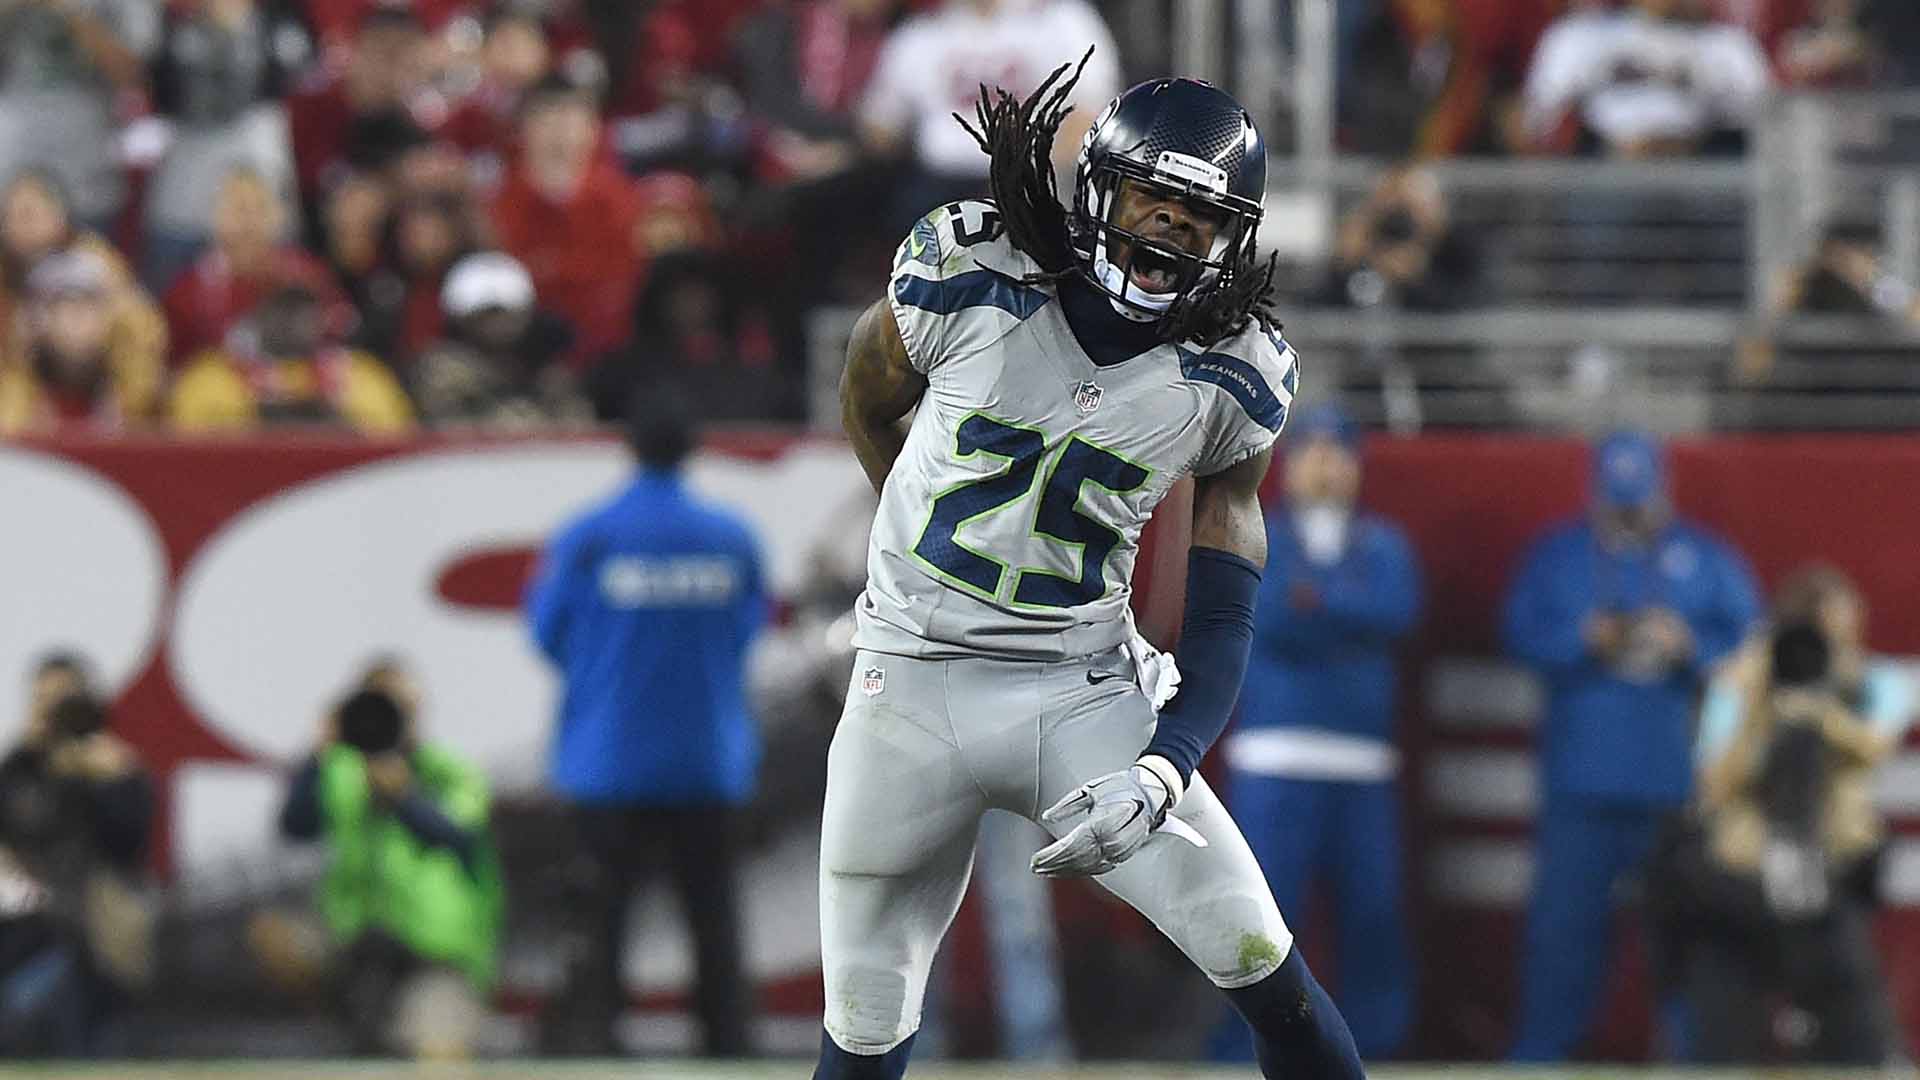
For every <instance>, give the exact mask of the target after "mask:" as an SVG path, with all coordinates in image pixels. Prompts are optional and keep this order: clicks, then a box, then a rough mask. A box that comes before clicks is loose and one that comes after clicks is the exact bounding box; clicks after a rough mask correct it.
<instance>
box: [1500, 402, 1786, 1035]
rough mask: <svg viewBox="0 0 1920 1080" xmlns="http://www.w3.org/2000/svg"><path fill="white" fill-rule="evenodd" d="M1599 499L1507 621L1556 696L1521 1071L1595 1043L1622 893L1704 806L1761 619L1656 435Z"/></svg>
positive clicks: (1540, 569)
mask: <svg viewBox="0 0 1920 1080" xmlns="http://www.w3.org/2000/svg"><path fill="white" fill-rule="evenodd" d="M1592 500H1593V505H1592V511H1591V513H1590V514H1589V515H1588V517H1587V518H1586V519H1585V520H1581V521H1575V522H1571V523H1569V524H1566V525H1563V526H1561V527H1559V528H1556V529H1555V530H1553V531H1552V532H1550V533H1548V534H1547V535H1546V536H1545V537H1544V538H1542V539H1541V540H1539V541H1537V542H1536V543H1535V545H1534V547H1533V549H1532V550H1531V551H1530V552H1529V553H1528V554H1527V557H1526V559H1525V561H1524V564H1523V565H1522V567H1521V570H1520V574H1519V577H1518V578H1517V579H1516V580H1515V582H1514V584H1513V588H1512V591H1511V593H1510V594H1509V595H1508V597H1507V602H1506V610H1505V612H1504V625H1503V632H1504V635H1505V639H1506V646H1507V649H1508V651H1509V652H1511V653H1512V654H1513V656H1514V657H1515V658H1517V659H1518V660H1520V661H1521V662H1522V663H1524V664H1526V665H1527V666H1528V667H1530V668H1532V669H1533V670H1534V671H1535V672H1537V673H1538V674H1539V676H1540V677H1541V679H1542V680H1543V681H1544V682H1545V684H1546V692H1547V707H1546V714H1545V717H1544V720H1543V723H1542V725H1541V728H1540V740H1539V741H1540V757H1541V791H1542V795H1543V799H1542V807H1541V811H1540V814H1539V817H1538V819H1537V822H1536V827H1535V848H1536V855H1535V858H1534V864H1535V876H1534V891H1533V901H1532V906H1531V910H1530V911H1529V912H1528V915H1527V929H1526V940H1525V945H1524V955H1523V959H1522V972H1521V1003H1520V1020H1519V1033H1518V1035H1517V1037H1516V1039H1515V1042H1514V1046H1513V1053H1512V1057H1513V1059H1514V1060H1516V1061H1527V1062H1549V1061H1563V1060H1565V1059H1566V1058H1567V1057H1569V1056H1570V1055H1571V1054H1572V1053H1573V1052H1574V1050H1575V1049H1576V1047H1577V1044H1578V1043H1579V1042H1580V1039H1581V1038H1582V1036H1584V1035H1585V1034H1586V1032H1587V1028H1588V1026H1589V1025H1590V1023H1591V1021H1592V1020H1593V1014H1594V1011H1595V1008H1596V1006H1597V1005H1598V1002H1599V998H1600V991H1601V988H1602V986H1603V985H1604V982H1605V976H1606V973H1607V962H1608V958H1609V952H1610V950H1611V948H1612V944H1613V939H1614V938H1613V934H1612V925H1611V923H1612V915H1613V897H1614V890H1615V886H1616V885H1617V884H1618V883H1619V882H1620V881H1621V879H1622V878H1623V877H1626V876H1628V875H1631V874H1633V873H1634V872H1636V871H1637V870H1638V869H1639V868H1640V864H1641V863H1642V862H1643V861H1644V860H1645V859H1646V857H1647V855H1648V854H1649V852H1650V850H1651V848H1652V845H1653V841H1654V837H1655V833H1656V831H1657V829H1658V828H1659V826H1660V824H1661V823H1662V822H1663V821H1664V820H1665V819H1666V818H1667V816H1668V815H1669V814H1670V813H1671V812H1672V811H1674V810H1675V809H1677V808H1679V807H1680V805H1681V804H1682V803H1683V802H1684V801H1685V800H1686V799H1687V798H1688V796H1689V794H1690V790H1691V786H1692V781H1693V753H1692V747H1693V737H1694V715H1695V707H1696V705H1697V703H1698V701H1699V698H1700V694H1701V691H1702V688H1703V687H1704V685H1705V682H1706V680H1707V678H1708V677H1709V676H1710V675H1711V673H1712V669H1713V666H1714V664H1715V662H1716V661H1718V660H1720V659H1721V658H1722V657H1725V656H1726V655H1728V654H1729V653H1731V652H1732V651H1733V649H1734V648H1735V646H1737V645H1738V644H1739V643H1740V641H1741V639H1742V638H1744V637H1745V636H1746V634H1747V633H1748V631H1749V630H1751V629H1752V628H1753V626H1754V623H1755V622H1756V620H1757V619H1758V617H1759V599H1758V594H1757V590H1756V588H1755V585H1754V580H1753V574H1752V572H1751V571H1750V570H1749V569H1748V567H1747V565H1746V562H1745V561H1744V560H1743V559H1742V558H1741V557H1740V556H1739V555H1738V554H1737V553H1736V552H1735V551H1734V550H1733V549H1732V548H1730V547H1729V546H1728V545H1727V544H1726V543H1725V542H1723V541H1721V540H1720V539H1719V538H1717V537H1715V536H1713V535H1712V534H1711V533H1708V532H1707V531H1706V530H1705V529H1702V528H1699V527H1697V526H1694V525H1691V524H1688V523H1687V522H1685V521H1681V520H1677V519H1676V518H1675V517H1674V516H1673V513H1672V510H1671V508H1670V505H1669V502H1668V499H1667V485H1666V469H1665V463H1664V460H1663V455H1662V452H1661V448H1660V446H1659V445H1658V444H1657V443H1656V442H1654V441H1653V440H1652V439H1651V438H1649V437H1648V436H1646V435H1643V434H1639V433H1637V432H1621V433H1617V434H1614V435H1611V436H1608V437H1607V438H1606V439H1604V440H1603V441H1601V442H1600V443H1599V445H1598V446H1596V447H1595V449H1594V455H1593V489H1592ZM1672 1019H1675V1018H1673V1017H1671V1016H1670V1017H1669V1020H1672ZM1674 1034H1677V1033H1674Z"/></svg>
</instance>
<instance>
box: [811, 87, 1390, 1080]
mask: <svg viewBox="0 0 1920 1080" xmlns="http://www.w3.org/2000/svg"><path fill="white" fill-rule="evenodd" d="M1085 62H1086V61H1085V60H1084V59H1083V60H1082V61H1081V63H1082V64H1083V65H1084V64H1085ZM1077 74H1078V73H1077V71H1076V72H1075V73H1074V74H1073V75H1068V73H1067V68H1066V67H1062V68H1061V69H1059V70H1058V71H1055V72H1054V73H1053V75H1052V76H1051V77H1049V78H1048V80H1047V81H1046V82H1045V83H1043V84H1042V85H1041V87H1040V88H1039V89H1038V90H1036V91H1035V92H1034V93H1033V95H1032V96H1030V97H1028V98H1027V99H1025V100H1024V101H1022V100H1018V99H1015V98H1014V97H1012V96H1011V95H1009V94H1007V93H1005V92H1004V91H996V92H993V93H991V94H989V93H988V92H987V91H986V89H985V88H984V87H983V88H982V93H981V104H980V106H979V110H978V114H977V117H976V121H977V126H976V125H974V124H969V125H967V126H968V129H969V130H970V131H973V132H974V134H975V137H976V139H978V141H979V142H980V144H981V147H982V149H984V150H985V151H986V152H987V153H988V154H989V155H990V157H991V159H992V163H991V182H990V183H991V188H992V194H993V200H992V201H990V202H957V203H951V204H949V205H946V206H942V207H938V208H936V209H934V210H933V212H932V213H930V214H928V215H927V216H926V217H925V218H924V219H923V220H921V221H920V222H919V224H918V225H916V226H915V227H914V228H913V230H912V233H911V234H910V235H909V236H908V237H907V239H906V241H905V242H904V243H903V244H902V245H901V247H900V250H899V254H898V255H897V257H896V258H895V261H894V267H893V274H892V281H891V283H890V285H889V288H888V290H887V296H886V298H885V299H884V300H882V301H880V302H878V303H875V304H874V305H873V306H872V307H871V308H869V309H868V310H867V311H866V313H865V314H864V315H863V316H862V317H861V319H860V320H859V323H858V325H857V327H856V329H855V331H854V335H853V340H852V343H851V344H850V346H849V348H848V359H847V370H846V374H845V377H844V380H843V382H842V384H841V401H842V407H843V414H844V421H845V424H846V429H847V434H848V436H849V438H850V439H851V440H852V443H853V447H854V451H855V453H856V455H857V456H858V457H859V459H860V464H861V465H862V467H863V468H864V469H865V470H866V473H867V476H868V478H869V479H870V480H871V481H872V482H873V485H874V488H875V489H876V490H877V491H879V493H880V508H879V513H878V516H877V517H876V519H875V521H874V525H873V534H872V540H871V545H870V548H869V551H868V565H867V586H866V590H865V592H864V593H863V594H862V595H861V598H860V602H859V606H858V612H857V615H858V630H857V634H856V637H855V639H854V644H855V646H856V647H857V648H858V650H859V653H858V657H857V659H856V661H855V665H854V672H853V682H852V685H851V687H850V689H849V692H848V695H847V705H846V708H845V711H844V712H843V713H842V715H841V719H840V724H839V728H838V730H837V731H836V733H835V735H834V739H833V745H832V749H831V750H830V751H829V754H828V775H827V795H826V807H825V811H824V816H823V821H822V835H821V853H820V915H821V924H822V925H821V946H822V955H823V958H824V967H825V976H826V1017H825V1028H826V1030H825V1032H824V1035H823V1037H822V1040H821V1054H820V1064H819V1067H818V1069H817V1071H816V1072H815V1074H814V1075H815V1077H816V1080H849V1078H867V1077H885V1078H895V1077H900V1076H902V1075H904V1074H905V1071H906V1065H907V1058H908V1054H909V1053H910V1052H911V1049H912V1045H913V1036H914V1033H915V1032H916V1031H917V1030H918V1028H919V1025H920V1006H921V998H922V994H923V993H924V991H925V988H926V982H927V969H928V966H929V964H930V963H931V962H932V960H933V956H934V951H935V947H936V946H937V945H938V944H939V941H940V938H941V937H942V935H944V934H945V932H946V930H947V927H948V925H949V923H950V922H951V921H952V919H953V915H954V912H955V910H956V909H957V907H958V905H959V903H960V898H961V894H962V893H963V892H964V891H965V889H966V884H967V877H968V873H969V870H970V868H971V865H972V859H973V850H974V837H975V832H976V828H977V826H978V823H979V819H980V816H981V814H982V813H983V812H984V811H985V810H987V809H989V808H994V807H998V808H1001V809H1004V810H1010V811H1013V812H1015V813H1018V814H1023V815H1025V816H1027V817H1029V818H1032V819H1034V820H1036V821H1039V822H1040V823H1041V824H1042V825H1044V826H1045V827H1046V828H1047V829H1048V830H1049V831H1050V832H1051V833H1052V835H1053V836H1054V837H1055V838H1056V840H1055V842H1054V843H1052V844H1050V845H1048V846H1047V847H1045V848H1042V849H1041V850H1040V851H1039V852H1037V853H1036V854H1035V855H1034V856H1033V863H1032V865H1033V869H1034V871H1035V872H1036V873H1039V874H1043V875H1049V876H1090V877H1093V878H1094V879H1095V880H1097V881H1098V882H1100V884H1101V885H1103V886H1105V887H1106V888H1108V889H1109V890H1111V891H1112V892H1113V893H1114V894H1115V895H1117V896H1119V897H1120V898H1121V899H1123V900H1125V901H1126V902H1127V903H1129V904H1131V905H1132V906H1133V907H1135V908H1136V909H1138V910H1139V911H1140V912H1141V913H1142V914H1144V915H1145V916H1146V917H1147V918H1148V919H1150V920H1152V922H1153V923H1154V925H1155V926H1157V927H1159V928H1160V930H1161V931H1162V932H1164V933H1165V934H1166V935H1167V936H1168V937H1169V938H1171V939H1172V940H1173V942H1174V943H1175V944H1176V945H1178V946H1179V947H1180V948H1181V950H1182V951H1184V952H1185V953H1186V955H1187V956H1188V957H1189V958H1191V959H1192V960H1193V961H1194V963H1196V964H1198V965H1199V966H1200V968H1201V969H1202V970H1203V971H1205V972H1206V974H1207V976H1208V977H1209V978H1210V979H1212V980H1213V982H1214V983H1215V984H1216V985H1218V986H1220V987H1221V988H1222V989H1223V990H1224V991H1225V992H1226V994H1227V996H1228V997H1229V998H1230V999H1231V1000H1232V1001H1233V1003H1234V1004H1235V1006H1237V1007H1238V1008H1239V1010H1240V1011H1241V1012H1242V1013H1243V1014H1244V1015H1245V1016H1246V1018H1247V1020H1248V1022H1249V1024H1250V1026H1251V1027H1252V1028H1253V1030H1254V1032H1255V1037H1256V1043H1257V1047H1258V1051H1259V1056H1260V1066H1261V1069H1262V1070H1263V1072H1264V1073H1265V1075H1266V1076H1269V1077H1279V1076H1286V1077H1288V1078H1292V1080H1322V1078H1333V1080H1348V1078H1352V1077H1361V1076H1363V1075H1364V1074H1363V1072H1362V1069H1361V1066H1360V1061H1359V1058H1358V1056H1357V1055H1356V1054H1355V1052H1354V1049H1353V1039H1352V1036H1351V1035H1350V1034H1349V1033H1348V1031H1347V1027H1346V1023H1345V1021H1343V1020H1342V1019H1341V1017H1340V1015H1339V1013H1338V1012H1337V1011H1336V1010H1335V1009H1334V1007H1333V1004H1332V1002H1331V1001H1329V1000H1328V998H1327V996H1326V993H1325V992H1324V991H1323V990H1322V989H1321V988H1320V986H1319V985H1318V984H1317V983H1316V982H1315V981H1314V979H1313V977H1312V975H1311V974H1310V973H1309V972H1308V970H1307V968H1306V965H1305V963H1304V962H1303V960H1302V959H1301V957H1300V955H1299V953H1298V952H1297V951H1296V950H1295V949H1294V948H1293V936H1292V934H1291V933H1290V932H1289V931H1288V929H1287V925H1286V923H1285V922H1284V921H1283V920H1282V919H1281V916H1280V911H1279V909H1278V908H1277V907H1276V906H1275V905H1274V902H1273V897H1272V895H1271V894H1270V893H1269V892H1268V890H1267V886H1266V883H1265V881H1264V880H1263V879H1262V877H1261V874H1260V868H1259V866H1258V865H1257V864H1256V863H1255V861H1254V858H1253V855H1252V853H1251V852H1250V851H1249V850H1248V848H1247V844H1246V841H1245V840H1244V839H1242V837H1241V835H1240V831H1239V829H1238V828H1236V827H1235V825H1234V823H1233V821H1232V819H1230V818H1229V817H1228V816H1227V813H1226V811H1225V810H1224V809H1223V808H1222V807H1221V804H1220V801H1219V800H1218V799H1217V798H1216V797H1215V796H1214V794H1213V792H1212V791H1210V790H1209V789H1208V788H1207V785H1206V782H1205V781H1204V780H1203V779H1202V778H1201V777H1200V776H1199V775H1197V774H1196V773H1195V772H1194V768H1195V766H1196V765H1197V764H1198V763H1199V761H1200V758H1201V756H1202V755H1203V754H1204V753H1206V750H1207V748H1208V746H1209V745H1211V744H1212V742H1213V741H1214V739H1215V737H1216V736H1218V735H1219V733H1220V731H1221V729H1222V728H1223V727H1224V726H1225V724H1226V722H1227V717H1228V713H1229V712H1230V710H1231V709H1232V707H1233V704H1234V699H1235V698H1236V696H1237V695H1238V693H1239V689H1240V679H1241V675H1242V673H1243V672H1244V671H1245V668H1246V663H1247V651H1248V647H1249V642H1250V640H1251V637H1252V632H1253V601H1254V591H1255V587H1256V586H1257V585H1258V583H1259V580H1260V571H1261V567H1262V564H1263V562H1264V560H1265V558H1266V531H1265V527H1264V524H1263V521H1262V517H1261V512H1260V502H1259V489H1260V483H1261V479H1262V478H1263V477H1264V476H1265V475H1266V472H1267V466H1268V463H1269V461H1270V458H1271V454H1272V446H1273V442H1274V439H1275V437H1276V436H1277V435H1278V434H1279V432H1280V428H1281V425H1282V424H1283V423H1284V422H1285V420H1286V414H1287V408H1288V405H1289V403H1290V402H1291V400H1292V397H1293V393H1294V389H1295V384H1296V379H1297V374H1296V369H1295V359H1294V355H1293V351H1292V349H1290V348H1289V347H1288V346H1287V344H1286V342H1285V341H1283V340H1282V339H1281V337H1280V335H1279V333H1278V330H1277V328H1276V327H1275V325H1274V324H1273V322H1272V320H1271V317H1270V314H1269V311H1268V303H1269V296H1270V293H1271V279H1272V263H1271V261H1269V262H1268V263H1266V264H1265V265H1264V266H1263V265H1262V264H1260V263H1259V262H1258V261H1257V260H1256V258H1255V255H1254V232H1255V229H1256V226H1257V225H1258V224H1259V221H1260V213H1261V200H1262V198H1263V195H1264V193H1265V188H1266V173H1267V164H1266V151H1265V147H1264V145H1263V143H1262V141H1261V137H1260V133H1259V131H1258V130H1256V129H1255V127H1254V124H1253V121H1252V119H1251V118H1250V117H1249V116H1248V115H1247V113H1246V110H1244V109H1242V108H1241V107H1240V105H1239V103H1237V102H1236V101H1234V99H1233V98H1231V97H1230V96H1228V95H1227V94H1225V93H1223V92H1221V91H1220V90H1218V89H1216V88H1214V87H1212V86H1210V85H1208V84H1206V83H1203V82H1197V81H1195V80H1192V79H1158V80H1155V81H1152V82H1147V83H1143V84H1141V85H1139V86H1135V87H1133V88H1132V89H1130V90H1128V91H1126V92H1125V93H1122V94H1121V95H1120V96H1119V97H1118V98H1116V99H1114V100H1113V101H1112V102H1110V103H1109V104H1108V105H1107V106H1106V108H1105V110H1104V111H1103V112H1102V113H1101V114H1100V116H1099V118H1098V119H1097V120H1096V121H1095V122H1094V124H1093V126H1092V128H1091V129H1090V130H1089V131H1088V133H1087V135H1086V137H1085V138H1084V140H1083V141H1082V143H1081V148H1080V153H1079V157H1078V162H1077V169H1076V175H1075V181H1074V193H1073V207H1072V210H1071V212H1068V211H1067V210H1066V209H1065V208H1063V207H1062V206H1061V205H1060V203H1059V201H1058V199H1057V197H1056V194H1055V190H1054V183H1053V173H1052V169H1051V166H1050V164H1049V153H1050V150H1051V146H1052V142H1053V136H1054V132H1055V131H1056V130H1057V129H1058V126H1059V124H1060V121H1061V118H1062V117H1063V116H1064V115H1065V113H1066V111H1067V108H1066V104H1065V102H1066V99H1067V95H1068V93H1069V92H1070V91H1071V88H1072V86H1073V82H1074V79H1075V78H1076V77H1077ZM962 122H963V123H965V121H962ZM909 413H912V419H911V421H910V422H909V421H907V420H906V418H907V416H908V414H909ZM1185 476H1193V477H1194V478H1195V485H1194V507H1193V533H1192V552H1191V555H1190V559H1189V568H1188V578H1187V608H1186V617H1185V625H1184V629H1183V631H1182V636H1181V639H1180V667H1181V669H1182V673H1181V677H1180V683H1179V689H1178V694H1177V696H1173V697H1172V698H1171V700H1170V701H1168V695H1169V692H1170V690H1171V684H1172V683H1173V682H1174V681H1175V675H1174V673H1173V671H1172V669H1171V664H1170V663H1169V662H1168V661H1167V659H1166V658H1164V657H1161V656H1160V655H1159V654H1157V653H1155V652H1154V651H1153V650H1152V649H1151V647H1149V646H1147V645H1146V643H1145V642H1144V641H1143V640H1142V639H1140V638H1139V636H1138V635H1137V634H1136V633H1135V631H1134V627H1133V621H1132V618H1131V616H1130V614H1129V606H1128V599H1129V595H1130V584H1129V582H1130V579H1131V576H1132V572H1133V564H1134V557H1135V555H1136V552H1137V545H1138V541H1139V538H1140V532H1141V529H1142V528H1143V527H1144V526H1145V525H1146V523H1147V519H1148V517H1149V516H1150V515H1151V514H1152V513H1153V509H1154V507H1155V506H1156V505H1157V504H1158V503H1159V502H1160V500H1161V499H1162V497H1164V496H1165V495H1166V494H1167V492H1168V490H1169V489H1171V488H1172V487H1173V485H1174V484H1175V483H1176V482H1177V481H1179V480H1180V479H1181V478H1182V477H1185ZM1162 705H1164V707H1159V706H1162ZM1156 709H1157V711H1156Z"/></svg>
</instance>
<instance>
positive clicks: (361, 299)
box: [320, 173, 393, 308]
mask: <svg viewBox="0 0 1920 1080" xmlns="http://www.w3.org/2000/svg"><path fill="white" fill-rule="evenodd" d="M392 202H393V199H392V196H391V194H390V193H389V192H388V190H387V185H386V184H385V183H383V182H382V181H380V180H378V179H376V178H374V177H371V176H364V175H361V174H359V173H355V174H352V175H350V176H348V177H346V178H345V179H344V180H342V181H340V183H338V184H335V185H334V187H333V190H332V191H330V192H328V193H327V201H326V203H325V205H324V206H323V207H322V208H321V214H320V223H321V224H320V235H321V254H322V255H323V257H324V259H325V261H326V263H327V266H328V267H329V268H330V269H331V270H332V271H333V274H334V277H335V278H336V279H337V280H339V282H340V284H341V285H342V286H343V287H344V288H345V289H346V291H347V295H348V298H349V299H351V300H352V301H353V304H354V307H356V308H364V307H367V306H368V297H367V296H366V295H365V291H366V290H365V284H366V283H367V282H368V281H370V280H371V279H372V277H373V275H374V273H375V271H377V270H378V269H379V267H380V256H381V244H382V242H383V240H384V239H385V233H386V227H387V214H388V212H389V210H390V209H391V206H392Z"/></svg>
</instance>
